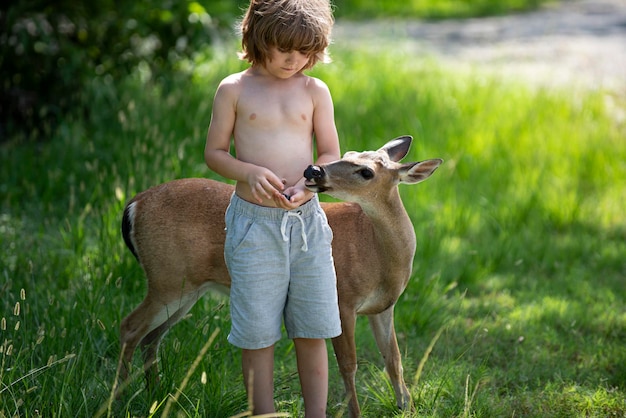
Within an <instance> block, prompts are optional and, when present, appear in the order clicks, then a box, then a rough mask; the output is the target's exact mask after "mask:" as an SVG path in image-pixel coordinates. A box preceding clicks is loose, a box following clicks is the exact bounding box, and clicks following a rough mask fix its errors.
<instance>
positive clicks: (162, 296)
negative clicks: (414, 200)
mask: <svg viewBox="0 0 626 418" xmlns="http://www.w3.org/2000/svg"><path fill="white" fill-rule="evenodd" d="M412 139H413V138H412V137H411V136H401V137H398V138H395V139H393V140H391V141H389V142H387V143H386V144H385V145H383V146H382V147H381V148H379V149H378V150H376V151H364V152H355V151H349V152H346V153H345V154H344V156H343V157H342V158H341V159H340V160H337V161H334V162H331V163H327V164H323V165H319V166H315V165H311V166H309V167H307V168H306V170H305V172H304V176H305V178H306V183H305V185H306V187H307V188H308V189H309V190H311V191H312V192H314V193H325V194H328V195H330V196H332V197H334V198H337V199H339V200H340V201H339V202H322V203H321V204H322V208H323V210H324V211H325V213H326V216H327V219H328V223H329V225H330V227H331V229H332V231H333V241H332V253H333V259H334V264H335V271H336V275H337V293H338V303H339V311H340V318H341V325H342V334H341V335H340V336H338V337H336V338H334V339H332V345H333V349H334V352H335V357H336V361H337V364H338V369H339V372H340V374H341V377H342V380H343V384H344V388H345V392H346V400H347V403H348V413H349V415H350V416H351V417H359V416H360V415H361V410H360V407H359V403H358V399H357V390H356V382H355V378H356V371H357V354H356V343H355V326H356V319H357V315H365V316H367V317H368V319H369V323H370V326H371V330H372V332H373V335H374V338H375V341H376V344H377V346H378V349H379V350H380V353H381V354H382V357H383V359H384V364H385V369H386V372H387V374H388V377H389V379H390V382H391V384H392V386H393V389H394V392H395V397H396V403H397V406H398V408H400V409H407V408H409V407H410V406H411V395H410V392H409V390H408V388H407V386H406V383H405V381H404V377H403V368H402V359H401V354H400V350H399V347H398V341H397V337H396V331H395V326H394V307H395V304H396V302H397V301H398V298H399V297H400V295H401V294H402V293H403V292H404V290H405V288H406V287H407V284H408V282H409V279H410V277H411V273H412V266H413V258H414V256H415V250H416V235H415V230H414V228H413V225H412V222H411V219H410V217H409V215H408V214H407V211H406V209H405V208H404V204H403V203H402V200H401V198H400V193H399V190H398V184H400V183H406V184H415V183H419V182H421V181H423V180H425V179H427V178H428V177H430V176H431V175H432V174H433V173H434V171H435V170H436V169H437V168H438V167H439V166H440V165H441V164H442V163H443V160H441V159H429V160H425V161H421V162H409V163H400V162H399V161H400V160H401V159H403V158H404V157H405V156H406V155H407V153H408V151H409V148H410V146H411V142H412ZM233 192H234V186H233V185H230V184H227V183H223V182H220V181H215V180H211V179H207V178H186V179H178V180H172V181H170V182H166V183H163V184H161V185H158V186H154V187H152V188H150V189H148V190H145V191H143V192H141V193H139V194H137V195H136V196H135V197H134V198H132V199H131V200H130V201H129V202H128V203H127V205H126V207H125V209H124V213H123V219H122V234H123V238H124V241H125V243H126V245H127V246H128V248H129V249H130V251H131V252H132V253H133V255H134V256H135V258H136V259H137V260H138V261H139V263H140V264H141V266H142V268H143V270H144V272H145V276H146V278H147V292H146V296H145V299H144V300H143V301H142V302H141V303H140V304H139V305H138V306H137V307H136V308H135V310H134V311H132V313H130V315H128V316H127V317H126V318H124V319H123V320H122V322H121V324H120V340H121V341H120V343H121V361H122V363H123V365H122V367H121V370H120V377H121V379H122V380H126V379H128V376H129V373H130V367H131V364H132V358H133V353H134V352H135V351H136V349H137V347H138V346H139V347H140V351H141V353H142V355H143V367H144V373H145V378H146V381H147V384H148V385H154V384H158V381H159V377H158V369H157V367H158V366H157V354H158V348H159V344H160V342H161V339H162V338H163V336H164V335H165V334H166V333H167V331H168V330H169V329H170V328H171V327H172V326H173V325H174V324H176V323H177V322H178V321H179V320H180V319H181V318H182V317H184V316H185V315H186V314H187V312H188V311H189V310H190V309H191V308H192V307H193V305H194V304H195V303H196V301H198V299H199V298H200V297H201V296H202V295H203V294H204V293H205V292H207V291H208V290H209V289H211V290H218V291H220V290H221V291H222V292H225V293H227V292H228V288H229V285H230V278H229V274H228V270H227V268H226V265H225V262H224V239H225V234H226V232H225V222H224V213H225V211H226V208H227V206H228V204H229V201H230V197H231V195H232V194H233Z"/></svg>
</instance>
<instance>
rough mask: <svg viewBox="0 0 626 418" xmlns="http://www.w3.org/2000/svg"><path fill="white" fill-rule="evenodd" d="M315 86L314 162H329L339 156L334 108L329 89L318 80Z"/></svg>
mask: <svg viewBox="0 0 626 418" xmlns="http://www.w3.org/2000/svg"><path fill="white" fill-rule="evenodd" d="M317 83H318V85H317V86H316V89H315V90H316V95H315V96H314V100H315V113H314V114H313V131H314V133H315V144H316V151H317V160H316V162H315V163H316V164H324V163H330V162H332V161H337V160H338V159H340V158H341V154H340V148H339V135H338V134H337V127H336V126H335V108H334V105H333V99H332V97H331V94H330V90H329V89H328V86H326V84H325V83H323V82H322V81H320V80H318V81H317Z"/></svg>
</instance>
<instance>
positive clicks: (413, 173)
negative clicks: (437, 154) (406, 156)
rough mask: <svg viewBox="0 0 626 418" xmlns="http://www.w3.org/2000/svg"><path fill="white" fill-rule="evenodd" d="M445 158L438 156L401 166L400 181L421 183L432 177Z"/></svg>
mask: <svg viewBox="0 0 626 418" xmlns="http://www.w3.org/2000/svg"><path fill="white" fill-rule="evenodd" d="M441 163H443V160H442V159H440V158H436V159H433V160H426V161H421V162H419V163H407V164H404V165H402V167H401V168H400V182H402V183H419V182H421V181H424V180H426V179H427V178H428V177H430V176H431V175H432V174H433V173H434V172H435V170H436V169H437V167H439V166H440V165H441Z"/></svg>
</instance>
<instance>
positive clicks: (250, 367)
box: [204, 0, 341, 418]
mask: <svg viewBox="0 0 626 418" xmlns="http://www.w3.org/2000/svg"><path fill="white" fill-rule="evenodd" d="M333 22H334V21H333V17H332V12H331V6H330V4H329V2H328V1H327V0H252V1H251V4H250V6H249V8H248V10H247V12H246V14H245V16H244V18H243V21H242V22H241V32H242V50H243V51H242V54H241V57H242V58H243V59H245V60H247V61H248V62H249V63H250V64H251V65H250V67H249V68H248V69H246V70H245V71H243V72H240V73H237V74H232V75H230V76H228V77H226V78H225V79H224V80H223V81H222V82H221V83H220V85H219V87H218V89H217V92H216V94H215V98H214V104H213V112H212V116H211V123H210V126H209V131H208V135H207V140H206V148H205V153H204V156H205V160H206V163H207V165H208V167H209V168H210V169H212V170H213V171H215V172H216V173H218V174H220V175H222V176H224V177H226V178H229V179H232V180H235V181H236V188H235V194H234V195H233V196H232V199H231V203H230V205H229V207H228V209H227V211H226V227H227V236H226V243H225V244H226V245H225V259H226V264H227V266H228V269H229V273H230V276H231V279H232V285H231V286H232V287H231V308H230V309H231V317H232V328H231V331H230V334H229V336H228V340H229V341H230V342H231V343H232V344H234V345H235V346H237V347H240V348H241V349H242V369H243V376H244V383H245V385H246V390H247V391H248V395H249V398H250V399H251V400H252V403H253V412H254V414H264V413H273V412H275V407H274V400H273V393H274V384H273V371H274V344H275V343H276V342H277V341H278V340H279V339H280V338H281V326H282V324H283V321H284V326H285V328H286V330H287V334H288V336H289V338H292V339H293V341H294V345H295V348H296V356H297V364H298V373H299V376H300V382H301V386H302V394H303V398H304V407H305V416H306V417H308V418H312V417H325V416H326V403H327V397H328V354H327V351H326V341H325V339H327V338H332V337H336V336H337V335H339V334H341V324H340V320H339V309H338V305H337V291H336V277H335V271H334V266H333V259H332V253H331V245H330V244H331V240H332V232H331V230H330V227H329V226H328V223H327V220H326V216H325V214H324V212H323V211H322V209H321V207H320V205H319V202H318V200H317V196H316V195H315V194H313V193H311V192H310V191H308V190H307V189H306V188H305V186H304V177H303V172H304V169H305V168H306V167H307V166H308V165H310V164H313V162H314V161H313V158H314V152H315V154H316V155H317V161H316V162H315V163H316V164H323V163H326V162H331V161H335V160H337V159H339V157H340V154H339V140H338V135H337V130H336V127H335V122H334V109H333V102H332V98H331V95H330V92H329V89H328V87H327V86H326V84H324V83H323V82H322V81H320V80H318V79H316V78H313V77H310V76H307V75H305V74H303V70H306V69H310V68H312V67H313V66H314V65H315V64H316V63H317V62H319V61H323V62H324V61H328V57H327V55H326V50H327V47H328V45H329V43H330V33H331V29H332V26H333ZM231 140H233V141H234V146H235V154H236V156H233V155H231V154H230V144H231Z"/></svg>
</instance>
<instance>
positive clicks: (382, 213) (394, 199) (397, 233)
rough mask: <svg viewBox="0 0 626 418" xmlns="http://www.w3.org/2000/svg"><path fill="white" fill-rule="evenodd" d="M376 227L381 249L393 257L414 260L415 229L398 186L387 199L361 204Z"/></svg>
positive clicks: (407, 260)
mask: <svg viewBox="0 0 626 418" xmlns="http://www.w3.org/2000/svg"><path fill="white" fill-rule="evenodd" d="M361 207H362V208H363V211H364V212H365V214H366V215H367V216H368V218H369V219H370V220H371V222H372V226H373V227H374V234H375V237H376V240H377V242H378V245H379V246H380V247H381V250H383V251H385V253H386V254H387V255H390V256H392V257H393V258H396V260H397V259H398V258H401V259H405V260H406V262H408V263H411V264H412V262H413V256H414V255H415V246H416V243H415V229H414V228H413V224H412V223H411V218H409V215H408V213H407V212H406V209H405V208H404V205H403V204H402V200H401V199H400V194H399V192H398V189H397V188H394V189H393V190H392V191H391V192H390V194H389V196H388V198H387V199H376V201H375V203H374V204H372V205H367V204H365V205H361Z"/></svg>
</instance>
